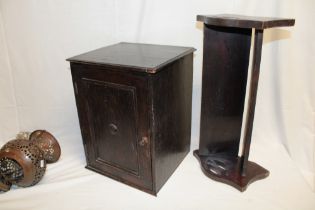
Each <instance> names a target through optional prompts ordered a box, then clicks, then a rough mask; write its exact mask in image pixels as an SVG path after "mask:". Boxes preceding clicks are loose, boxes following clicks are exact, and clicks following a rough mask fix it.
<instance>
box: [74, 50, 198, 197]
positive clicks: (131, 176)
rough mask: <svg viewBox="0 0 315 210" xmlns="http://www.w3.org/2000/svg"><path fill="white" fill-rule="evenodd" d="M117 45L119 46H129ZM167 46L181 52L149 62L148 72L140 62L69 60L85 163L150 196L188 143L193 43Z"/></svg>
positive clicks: (163, 181) (110, 57) (157, 189)
mask: <svg viewBox="0 0 315 210" xmlns="http://www.w3.org/2000/svg"><path fill="white" fill-rule="evenodd" d="M118 45H121V46H120V47H119V49H120V50H122V51H123V49H124V48H125V49H126V51H128V50H130V48H132V47H131V46H130V45H129V44H128V45H126V44H118ZM149 46H151V45H145V49H146V50H147V51H148V52H150V53H151V55H153V54H158V55H159V57H161V56H162V54H160V53H161V52H163V51H164V50H163V49H162V48H163V47H161V46H151V47H150V49H149V48H148V47H149ZM116 47H117V46H116ZM135 47H139V44H135ZM109 48H111V47H109ZM156 49H159V50H158V52H155V50H156ZM169 49H181V50H182V49H186V51H183V52H182V53H181V55H182V56H181V57H176V55H173V56H175V57H171V56H170V55H169V54H166V55H164V57H165V58H166V57H167V58H168V59H169V60H166V61H163V62H161V63H159V64H158V63H154V65H157V66H158V69H156V71H155V72H154V73H152V72H151V73H149V72H147V71H144V69H146V68H147V66H146V63H145V62H144V63H142V64H143V66H141V67H135V66H134V65H131V66H126V65H125V64H124V65H120V64H121V63H120V64H119V65H118V64H117V65H112V63H111V64H109V65H108V64H100V63H94V62H90V63H87V62H80V61H77V60H72V61H71V73H72V78H73V85H74V90H75V96H76V104H77V108H78V115H79V121H80V127H81V133H82V138H83V143H84V148H85V154H86V159H87V166H86V167H87V168H88V169H91V170H93V171H95V172H98V173H101V174H103V175H106V176H108V177H111V178H113V179H116V180H118V181H120V182H123V183H126V184H128V185H131V186H133V187H136V188H138V189H141V190H143V191H145V192H148V193H151V194H153V195H156V193H157V192H158V191H159V190H160V189H161V187H162V186H163V185H164V183H165V182H166V181H167V180H168V178H169V177H170V176H171V175H172V173H173V172H174V171H175V169H176V168H177V167H178V165H179V164H180V162H181V161H182V160H183V158H184V157H185V156H186V154H187V153H188V151H189V146H190V130H191V98H192V70H193V65H192V64H193V62H192V61H193V53H192V51H191V50H192V49H193V48H181V47H178V48H177V47H169V46H166V47H165V50H166V51H169ZM104 51H106V49H104ZM116 53H117V52H116ZM138 53H140V54H141V55H139V56H140V57H141V56H142V53H143V52H138ZM85 56H87V57H89V56H92V57H93V56H95V52H92V54H91V55H89V53H88V54H87V55H85ZM102 56H104V54H103V53H101V55H99V57H102ZM107 56H108V58H109V59H112V58H113V57H116V58H118V57H119V55H118V54H115V53H114V54H109V55H107ZM124 56H126V53H125V52H123V53H122V58H124ZM133 56H134V57H137V55H133ZM96 57H97V56H96ZM131 59H133V58H131ZM134 68H138V70H134Z"/></svg>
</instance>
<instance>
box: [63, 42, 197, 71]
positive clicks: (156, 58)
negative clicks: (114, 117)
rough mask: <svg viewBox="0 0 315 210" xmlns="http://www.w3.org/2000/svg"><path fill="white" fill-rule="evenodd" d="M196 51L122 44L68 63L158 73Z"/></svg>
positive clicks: (160, 46) (89, 53) (172, 47)
mask: <svg viewBox="0 0 315 210" xmlns="http://www.w3.org/2000/svg"><path fill="white" fill-rule="evenodd" d="M194 51H195V49H194V48H191V47H178V46H167V45H152V44H139V43H126V42H121V43H118V44H114V45H110V46H107V47H102V48H99V49H96V50H93V51H90V52H87V53H84V54H81V55H77V56H74V57H71V58H68V59H67V61H70V62H76V63H90V64H91V63H93V64H99V65H102V66H104V65H106V66H109V67H110V66H112V67H113V66H114V67H115V66H116V67H119V66H120V67H126V68H122V69H124V70H127V68H128V70H127V71H140V72H147V73H156V72H158V71H160V70H163V68H162V67H163V66H165V65H167V64H169V63H171V62H173V61H175V60H177V59H179V58H181V57H183V56H185V55H188V54H190V53H192V52H194Z"/></svg>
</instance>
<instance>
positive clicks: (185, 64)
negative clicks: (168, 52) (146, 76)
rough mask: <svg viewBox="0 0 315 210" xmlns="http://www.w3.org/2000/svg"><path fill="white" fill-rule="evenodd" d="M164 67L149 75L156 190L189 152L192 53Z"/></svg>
mask: <svg viewBox="0 0 315 210" xmlns="http://www.w3.org/2000/svg"><path fill="white" fill-rule="evenodd" d="M165 68H168V69H165V70H162V71H160V72H159V73H157V74H155V75H152V76H151V79H152V84H153V86H152V88H153V91H152V92H153V109H152V112H153V123H152V124H153V125H152V126H153V138H154V147H155V148H154V157H153V158H154V162H155V164H154V167H155V168H154V169H155V170H154V171H155V180H156V191H159V190H160V189H161V187H162V186H163V184H164V183H165V182H166V181H167V180H168V178H169V177H170V176H171V175H172V173H173V172H174V171H175V169H176V168H177V167H178V165H179V164H180V163H181V161H182V160H183V159H184V157H185V156H186V155H187V153H188V152H189V148H190V136H191V103H192V102H191V100H192V76H193V71H192V70H193V54H189V55H187V56H185V57H183V58H181V59H179V60H177V61H175V62H173V63H171V64H169V65H168V66H166V67H165Z"/></svg>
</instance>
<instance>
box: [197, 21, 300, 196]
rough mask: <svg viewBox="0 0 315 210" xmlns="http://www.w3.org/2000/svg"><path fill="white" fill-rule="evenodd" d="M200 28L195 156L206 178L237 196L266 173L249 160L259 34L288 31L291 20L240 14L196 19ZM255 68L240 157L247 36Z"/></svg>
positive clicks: (260, 45)
mask: <svg viewBox="0 0 315 210" xmlns="http://www.w3.org/2000/svg"><path fill="white" fill-rule="evenodd" d="M197 20H199V21H202V22H203V23H204V57H203V75H202V102H201V124H200V144H199V150H196V151H194V155H195V156H196V158H197V159H198V160H199V162H200V165H201V169H202V171H203V172H204V173H205V175H206V176H208V177H210V178H212V179H214V180H216V181H220V182H223V183H226V184H229V185H232V186H233V187H235V188H237V189H238V190H240V191H244V190H245V189H246V188H247V186H248V185H249V184H250V183H252V182H254V181H256V180H259V179H262V178H265V177H267V176H268V175H269V172H268V171H267V170H266V169H264V168H262V167H261V166H259V165H257V164H256V163H254V162H251V161H248V158H249V151H250V144H251V136H252V130H253V122H254V115H255V105H256V96H257V89H258V80H259V72H260V60H261V51H262V43H263V29H265V28H271V27H279V26H292V25H294V19H282V18H268V17H247V16H239V15H211V16H210V15H209V16H205V15H198V16H197ZM252 28H254V31H255V34H254V46H253V49H254V50H253V53H252V57H253V64H252V67H251V79H250V83H249V89H248V91H249V93H248V101H247V110H245V112H246V111H247V112H246V113H247V117H246V120H245V127H244V141H243V151H242V154H241V156H240V157H239V156H238V150H239V144H240V140H241V139H240V134H241V130H242V117H243V112H244V103H245V91H246V83H247V72H248V61H249V51H250V44H251V32H252Z"/></svg>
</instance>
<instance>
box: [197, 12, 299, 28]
mask: <svg viewBox="0 0 315 210" xmlns="http://www.w3.org/2000/svg"><path fill="white" fill-rule="evenodd" d="M197 20H198V21H201V22H204V24H207V25H213V26H223V27H235V28H249V29H251V28H255V29H266V28H273V27H285V26H293V25H294V24H295V20H294V19H287V18H274V17H253V16H245V15H233V14H219V15H198V16H197Z"/></svg>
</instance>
